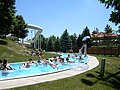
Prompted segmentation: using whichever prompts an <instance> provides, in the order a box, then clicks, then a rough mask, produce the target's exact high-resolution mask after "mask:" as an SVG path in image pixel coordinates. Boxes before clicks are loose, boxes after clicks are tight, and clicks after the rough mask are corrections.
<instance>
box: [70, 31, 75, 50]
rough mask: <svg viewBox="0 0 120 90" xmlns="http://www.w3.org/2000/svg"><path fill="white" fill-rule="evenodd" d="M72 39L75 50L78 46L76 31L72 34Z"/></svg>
mask: <svg viewBox="0 0 120 90" xmlns="http://www.w3.org/2000/svg"><path fill="white" fill-rule="evenodd" d="M70 39H71V43H72V44H71V45H72V49H73V51H75V49H76V47H77V35H76V33H74V34H73V35H71V36H70Z"/></svg>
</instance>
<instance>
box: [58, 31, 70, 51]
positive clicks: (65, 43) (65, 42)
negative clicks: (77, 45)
mask: <svg viewBox="0 0 120 90" xmlns="http://www.w3.org/2000/svg"><path fill="white" fill-rule="evenodd" d="M70 48H71V40H70V36H69V33H68V31H67V29H66V30H65V31H64V32H63V34H62V36H61V38H60V50H61V51H62V52H66V51H67V50H70Z"/></svg>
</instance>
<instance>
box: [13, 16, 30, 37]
mask: <svg viewBox="0 0 120 90" xmlns="http://www.w3.org/2000/svg"><path fill="white" fill-rule="evenodd" d="M14 24H15V25H14V31H12V34H13V35H14V36H15V37H18V38H22V39H23V38H25V37H26V36H27V33H28V30H27V29H26V26H27V25H26V24H25V21H24V19H23V17H22V16H21V15H17V16H16V22H15V23H14Z"/></svg>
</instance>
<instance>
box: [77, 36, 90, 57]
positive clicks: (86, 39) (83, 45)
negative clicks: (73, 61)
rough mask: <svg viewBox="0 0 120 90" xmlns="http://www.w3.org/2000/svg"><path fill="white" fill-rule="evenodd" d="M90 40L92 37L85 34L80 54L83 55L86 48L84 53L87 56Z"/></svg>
mask: <svg viewBox="0 0 120 90" xmlns="http://www.w3.org/2000/svg"><path fill="white" fill-rule="evenodd" d="M89 40H90V37H89V36H85V37H84V38H83V39H82V46H81V48H80V49H79V53H80V55H82V50H83V49H84V55H85V56H87V42H88V41H89Z"/></svg>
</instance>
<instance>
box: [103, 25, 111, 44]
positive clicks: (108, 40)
mask: <svg viewBox="0 0 120 90" xmlns="http://www.w3.org/2000/svg"><path fill="white" fill-rule="evenodd" d="M111 33H112V28H111V27H110V26H109V25H108V24H107V25H106V27H105V34H106V35H105V40H106V44H107V45H108V46H109V43H110V40H111Z"/></svg>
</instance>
